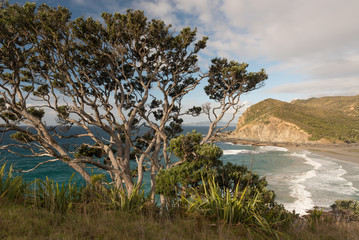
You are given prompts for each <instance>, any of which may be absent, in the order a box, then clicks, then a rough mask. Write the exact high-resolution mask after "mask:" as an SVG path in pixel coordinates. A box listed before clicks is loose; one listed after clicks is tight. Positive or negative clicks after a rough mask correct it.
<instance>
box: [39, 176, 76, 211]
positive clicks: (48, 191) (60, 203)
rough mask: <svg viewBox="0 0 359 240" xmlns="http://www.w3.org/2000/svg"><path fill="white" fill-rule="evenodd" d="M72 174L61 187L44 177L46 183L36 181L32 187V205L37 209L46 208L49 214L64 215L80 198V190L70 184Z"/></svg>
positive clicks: (73, 184)
mask: <svg viewBox="0 0 359 240" xmlns="http://www.w3.org/2000/svg"><path fill="white" fill-rule="evenodd" d="M73 177H74V174H73V175H72V176H71V178H70V180H69V181H68V183H67V184H65V182H63V183H62V184H61V185H59V183H55V182H54V181H53V180H51V179H49V178H47V177H46V181H42V180H40V179H38V180H36V186H34V194H33V203H34V205H35V206H37V207H41V208H46V209H48V210H49V211H51V212H61V213H66V212H68V211H69V210H70V209H71V208H72V205H73V203H75V202H78V201H79V199H80V197H81V188H78V187H77V186H76V182H75V183H71V182H72V179H73Z"/></svg>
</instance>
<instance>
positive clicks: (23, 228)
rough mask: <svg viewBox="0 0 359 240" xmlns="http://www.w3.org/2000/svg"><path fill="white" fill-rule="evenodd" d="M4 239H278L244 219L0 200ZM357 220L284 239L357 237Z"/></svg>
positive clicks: (330, 222) (320, 225)
mask: <svg viewBox="0 0 359 240" xmlns="http://www.w3.org/2000/svg"><path fill="white" fill-rule="evenodd" d="M0 226H1V227H0V239H171V240H172V239H173V240H176V239H223V240H224V239H228V240H231V239H275V237H268V236H263V237H260V236H258V235H253V234H252V235H251V234H250V233H249V232H248V230H247V229H246V228H245V227H243V225H225V224H223V223H218V222H215V223H214V222H211V221H209V220H206V219H205V218H203V217H201V216H196V217H193V216H180V215H178V216H176V217H174V218H166V217H163V216H159V215H148V214H143V213H139V214H134V213H129V212H125V211H120V210H113V209H112V210H108V209H107V210H106V208H102V207H99V206H94V205H86V206H83V207H82V208H81V209H76V210H74V211H71V212H68V213H66V214H62V213H59V212H50V211H48V210H46V209H38V208H33V207H29V206H24V205H21V204H14V203H9V202H4V201H2V200H0ZM358 236H359V223H358V222H337V221H336V220H335V219H333V218H332V217H331V216H328V215H327V216H325V215H324V214H323V216H321V217H320V219H318V221H317V223H316V227H315V228H314V229H313V228H312V227H311V225H309V223H308V222H305V221H299V222H297V223H295V224H293V225H292V226H291V228H290V229H288V230H286V231H285V232H282V233H281V234H280V235H279V238H280V239H333V240H334V239H335V240H342V239H343V240H344V239H346V240H347V239H358Z"/></svg>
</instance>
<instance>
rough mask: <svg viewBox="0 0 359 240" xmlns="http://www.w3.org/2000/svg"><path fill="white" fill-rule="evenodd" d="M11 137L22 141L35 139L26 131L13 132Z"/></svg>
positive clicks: (26, 141)
mask: <svg viewBox="0 0 359 240" xmlns="http://www.w3.org/2000/svg"><path fill="white" fill-rule="evenodd" d="M10 138H11V139H13V140H15V141H18V142H21V143H28V142H31V141H33V139H32V137H31V136H30V135H29V134H27V133H24V132H16V133H13V134H11V135H10Z"/></svg>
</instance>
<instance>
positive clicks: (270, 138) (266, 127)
mask: <svg viewBox="0 0 359 240" xmlns="http://www.w3.org/2000/svg"><path fill="white" fill-rule="evenodd" d="M245 117H246V116H245V114H244V115H243V116H242V118H240V119H239V121H238V124H237V128H236V130H235V131H233V132H232V133H231V135H230V137H233V138H239V139H243V140H250V141H259V142H287V143H308V142H309V140H308V137H310V135H309V134H308V133H306V132H305V131H303V130H301V129H300V128H299V127H298V126H296V125H294V124H292V123H289V122H285V121H283V120H281V119H278V118H275V117H272V116H270V117H268V118H266V119H261V120H258V121H254V122H251V123H248V124H245Z"/></svg>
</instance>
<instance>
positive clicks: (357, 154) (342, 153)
mask: <svg viewBox="0 0 359 240" xmlns="http://www.w3.org/2000/svg"><path fill="white" fill-rule="evenodd" d="M298 148H300V149H305V150H307V151H309V152H312V153H315V154H318V155H322V156H325V157H330V158H334V159H338V160H343V161H349V162H352V163H358V164H359V146H357V145H356V146H333V147H328V146H326V147H298Z"/></svg>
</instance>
